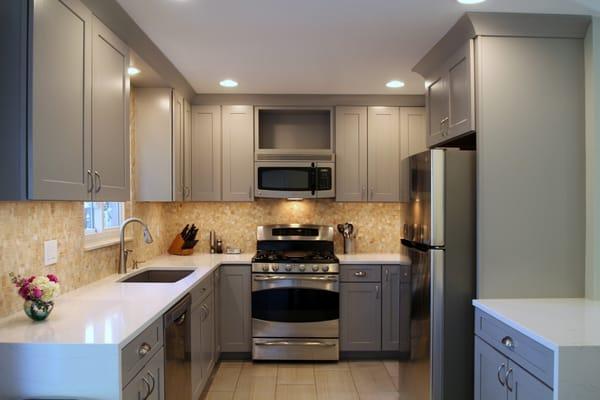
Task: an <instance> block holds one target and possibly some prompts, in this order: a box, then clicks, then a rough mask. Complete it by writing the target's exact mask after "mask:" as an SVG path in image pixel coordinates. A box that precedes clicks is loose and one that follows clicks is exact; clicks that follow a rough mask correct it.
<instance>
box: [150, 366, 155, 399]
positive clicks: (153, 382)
mask: <svg viewBox="0 0 600 400" xmlns="http://www.w3.org/2000/svg"><path fill="white" fill-rule="evenodd" d="M148 376H149V377H150V379H152V388H151V389H150V393H148V396H149V395H150V394H152V393H154V388H156V378H154V375H152V372H150V371H148Z"/></svg>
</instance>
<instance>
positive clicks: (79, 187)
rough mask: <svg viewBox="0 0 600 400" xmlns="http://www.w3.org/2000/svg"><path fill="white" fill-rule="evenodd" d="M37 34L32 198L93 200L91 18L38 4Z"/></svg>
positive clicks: (47, 0) (66, 6)
mask: <svg viewBox="0 0 600 400" xmlns="http://www.w3.org/2000/svg"><path fill="white" fill-rule="evenodd" d="M32 32H33V37H32V38H31V42H32V50H31V51H32V65H31V74H32V76H31V77H30V81H31V87H30V90H31V92H30V96H31V98H30V110H29V111H30V127H29V148H30V157H29V158H28V160H29V198H31V199H36V200H90V199H91V192H92V187H91V185H92V179H91V176H90V175H91V169H92V154H91V152H92V129H91V123H90V121H91V115H92V108H91V107H92V101H91V100H92V84H91V83H92V13H91V12H90V11H89V10H88V9H87V8H86V7H85V6H83V4H82V3H81V2H80V1H78V0H62V1H56V0H52V1H51V0H35V1H34V2H33V27H32ZM88 171H90V173H88Z"/></svg>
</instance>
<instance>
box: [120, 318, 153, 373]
mask: <svg viewBox="0 0 600 400" xmlns="http://www.w3.org/2000/svg"><path fill="white" fill-rule="evenodd" d="M162 345H163V322H162V317H161V318H159V319H158V320H156V321H155V322H153V323H152V325H150V326H149V327H148V328H146V329H145V330H144V331H143V332H142V333H140V334H139V335H138V336H137V337H136V338H135V339H133V340H132V341H131V342H129V344H127V345H126V346H125V347H124V348H123V350H121V377H122V381H123V385H126V384H127V383H128V382H129V381H130V380H131V379H132V378H133V377H134V376H135V375H136V374H137V373H138V371H139V370H140V369H141V368H142V367H143V366H144V365H145V364H146V363H147V362H148V360H150V359H151V358H152V356H153V355H154V354H156V352H157V351H158V350H159V349H160V348H161V347H162Z"/></svg>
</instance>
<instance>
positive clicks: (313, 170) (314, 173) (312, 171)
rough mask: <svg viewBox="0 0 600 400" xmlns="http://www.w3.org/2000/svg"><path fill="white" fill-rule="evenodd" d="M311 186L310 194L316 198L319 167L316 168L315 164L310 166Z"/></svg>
mask: <svg viewBox="0 0 600 400" xmlns="http://www.w3.org/2000/svg"><path fill="white" fill-rule="evenodd" d="M309 185H310V194H311V195H313V196H314V195H315V192H316V191H317V167H316V165H315V163H311V164H310V178H309Z"/></svg>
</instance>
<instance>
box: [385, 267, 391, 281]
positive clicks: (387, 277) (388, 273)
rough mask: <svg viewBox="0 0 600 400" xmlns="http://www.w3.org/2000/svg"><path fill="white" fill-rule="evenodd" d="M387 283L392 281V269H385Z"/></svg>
mask: <svg viewBox="0 0 600 400" xmlns="http://www.w3.org/2000/svg"><path fill="white" fill-rule="evenodd" d="M385 281H386V282H389V281H390V269H389V268H386V269H385Z"/></svg>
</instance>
